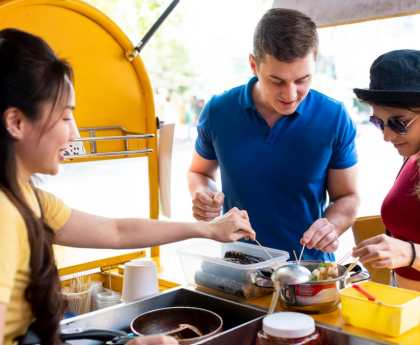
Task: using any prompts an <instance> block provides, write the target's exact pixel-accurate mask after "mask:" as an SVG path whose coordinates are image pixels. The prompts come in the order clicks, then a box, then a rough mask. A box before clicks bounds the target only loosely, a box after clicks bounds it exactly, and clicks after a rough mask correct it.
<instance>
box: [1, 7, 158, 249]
mask: <svg viewBox="0 0 420 345" xmlns="http://www.w3.org/2000/svg"><path fill="white" fill-rule="evenodd" d="M5 28H17V29H21V30H24V31H27V32H30V33H32V34H34V35H37V36H40V37H42V38H43V39H44V40H46V41H47V42H48V44H49V45H50V46H51V47H52V49H53V50H54V51H55V52H56V53H57V55H58V56H59V57H60V58H65V59H67V60H68V61H69V62H70V63H71V64H72V66H73V68H74V72H75V91H76V110H75V111H74V117H75V120H76V123H77V126H78V127H102V126H107V127H109V126H121V127H124V128H125V129H126V130H127V131H129V132H136V133H147V134H154V135H155V138H153V139H148V145H147V148H149V149H153V153H150V154H148V163H149V168H148V170H149V198H150V218H152V219H158V216H159V195H158V188H159V187H158V172H159V171H158V152H157V119H156V116H155V108H154V102H153V90H152V87H151V83H150V80H149V76H148V74H147V71H146V69H145V66H144V64H143V61H142V60H141V58H140V56H139V55H137V57H136V58H135V59H134V60H133V61H132V62H130V61H128V59H127V58H126V57H125V53H126V52H127V51H132V50H133V48H134V47H133V44H132V43H131V42H130V40H129V39H128V38H127V36H126V35H125V34H124V33H123V31H122V30H121V29H120V28H119V27H118V26H117V25H116V24H115V23H114V22H113V21H112V20H110V19H109V18H108V17H107V16H105V15H104V14H103V13H101V12H100V11H99V10H97V9H96V8H94V7H92V6H90V5H88V4H86V3H84V2H82V1H78V0H3V1H0V30H1V29H5ZM121 134H122V133H121V131H119V130H112V131H101V132H99V133H98V134H97V136H99V135H100V136H104V135H121ZM88 135H89V133H88V132H81V136H82V137H85V136H88ZM142 144H143V143H142ZM88 147H89V145H88V144H87V145H86V148H88ZM97 148H98V152H109V151H120V150H124V149H125V147H124V142H123V141H108V142H100V143H97ZM141 148H143V147H141ZM129 149H130V150H136V149H138V141H137V140H130V141H129ZM139 156H144V155H135V156H134V155H133V156H120V157H118V158H127V157H139ZM114 158H115V157H113V158H107V157H103V158H90V159H84V160H82V161H86V160H101V159H114ZM78 161H80V160H78ZM151 252H152V256H157V255H159V247H156V248H152V251H151Z"/></svg>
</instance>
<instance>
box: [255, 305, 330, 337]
mask: <svg viewBox="0 0 420 345" xmlns="http://www.w3.org/2000/svg"><path fill="white" fill-rule="evenodd" d="M286 344H287V345H322V340H321V335H320V334H319V332H318V331H317V330H316V329H315V321H314V319H313V318H311V317H310V316H308V315H304V314H299V313H287V312H286V313H282V312H280V313H275V314H272V315H269V316H266V317H265V318H264V320H263V329H262V330H261V331H259V332H258V335H257V342H256V345H286Z"/></svg>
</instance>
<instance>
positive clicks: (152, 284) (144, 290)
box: [122, 260, 159, 302]
mask: <svg viewBox="0 0 420 345" xmlns="http://www.w3.org/2000/svg"><path fill="white" fill-rule="evenodd" d="M157 293H159V285H158V277H157V268H156V263H155V262H153V261H141V260H139V261H131V262H127V263H126V264H125V265H124V280H123V291H122V301H123V302H130V301H134V300H137V299H140V298H143V297H147V296H151V295H154V294H157Z"/></svg>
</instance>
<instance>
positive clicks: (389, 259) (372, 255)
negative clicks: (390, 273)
mask: <svg viewBox="0 0 420 345" xmlns="http://www.w3.org/2000/svg"><path fill="white" fill-rule="evenodd" d="M413 254H414V253H413V248H412V247H411V244H410V243H408V242H404V241H401V240H397V239H395V238H392V237H389V236H386V235H379V236H375V237H372V238H369V239H368V240H365V241H363V242H360V243H359V245H358V246H357V247H354V248H353V253H352V256H353V257H355V258H357V257H360V259H359V260H360V262H361V263H362V264H364V263H367V262H372V261H374V262H373V263H372V267H373V268H390V269H393V268H399V267H406V266H408V265H410V263H411V260H412V259H413Z"/></svg>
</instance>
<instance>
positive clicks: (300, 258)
mask: <svg viewBox="0 0 420 345" xmlns="http://www.w3.org/2000/svg"><path fill="white" fill-rule="evenodd" d="M305 247H306V244H304V245H303V247H302V251H301V252H300V256H299V261H298V265H300V260H302V254H303V251H304V250H305Z"/></svg>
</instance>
